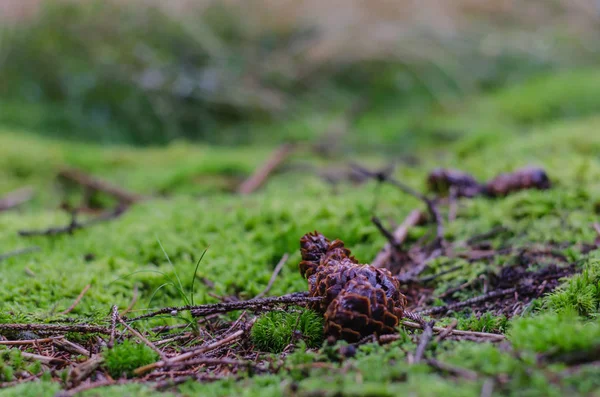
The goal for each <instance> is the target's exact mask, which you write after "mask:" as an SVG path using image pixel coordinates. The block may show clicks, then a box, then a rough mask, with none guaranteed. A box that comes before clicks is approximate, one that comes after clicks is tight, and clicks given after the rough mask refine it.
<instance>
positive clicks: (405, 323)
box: [400, 320, 506, 341]
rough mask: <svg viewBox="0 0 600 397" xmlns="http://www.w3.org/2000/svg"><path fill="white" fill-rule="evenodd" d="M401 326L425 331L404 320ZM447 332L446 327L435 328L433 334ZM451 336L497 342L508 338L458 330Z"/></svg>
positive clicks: (500, 335) (417, 324)
mask: <svg viewBox="0 0 600 397" xmlns="http://www.w3.org/2000/svg"><path fill="white" fill-rule="evenodd" d="M400 324H401V325H403V326H405V327H408V328H415V329H423V328H424V327H423V326H422V325H421V324H419V323H415V322H412V321H406V320H403V321H401V322H400ZM445 330H446V328H444V327H433V332H436V333H440V332H444V331H445ZM450 335H456V336H471V337H474V338H487V339H491V340H497V341H500V340H504V339H506V336H505V335H502V334H491V333H489V332H476V331H462V330H457V329H453V330H452V332H450Z"/></svg>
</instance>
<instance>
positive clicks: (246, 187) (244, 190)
mask: <svg viewBox="0 0 600 397" xmlns="http://www.w3.org/2000/svg"><path fill="white" fill-rule="evenodd" d="M293 150H294V145H291V144H285V145H281V146H280V147H279V148H277V150H275V151H274V152H273V154H272V155H271V156H270V157H269V158H268V159H267V161H266V162H265V163H264V164H262V165H261V166H260V167H259V168H258V169H256V170H255V171H254V173H253V174H252V175H251V176H250V177H249V178H248V179H246V180H245V181H244V182H243V183H242V184H241V185H240V187H239V188H238V193H239V194H250V193H252V192H254V191H256V190H257V189H258V188H259V187H261V186H262V185H263V184H264V183H265V181H266V180H267V178H269V175H271V173H273V171H275V170H276V169H277V167H279V166H280V165H281V163H283V162H284V161H285V160H286V159H287V158H288V157H289V155H290V154H291V153H292V151H293Z"/></svg>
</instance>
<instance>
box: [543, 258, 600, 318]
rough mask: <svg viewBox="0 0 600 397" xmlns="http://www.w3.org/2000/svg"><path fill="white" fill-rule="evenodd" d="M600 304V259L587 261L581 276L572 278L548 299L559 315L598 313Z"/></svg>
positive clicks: (551, 307) (548, 303)
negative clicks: (572, 312) (566, 313)
mask: <svg viewBox="0 0 600 397" xmlns="http://www.w3.org/2000/svg"><path fill="white" fill-rule="evenodd" d="M599 303H600V257H599V256H598V255H597V254H595V255H593V256H592V257H591V258H588V259H587V260H586V264H585V266H584V269H583V271H582V273H581V274H576V275H574V276H573V277H571V278H570V279H569V280H568V281H566V282H565V284H564V285H563V286H562V287H561V288H560V289H559V290H557V291H556V292H554V293H552V294H551V295H549V296H548V297H547V305H548V307H549V308H550V309H552V310H555V311H557V312H559V313H562V312H570V311H575V312H577V313H579V314H580V315H582V316H587V317H589V316H593V315H595V314H597V313H598V305H599Z"/></svg>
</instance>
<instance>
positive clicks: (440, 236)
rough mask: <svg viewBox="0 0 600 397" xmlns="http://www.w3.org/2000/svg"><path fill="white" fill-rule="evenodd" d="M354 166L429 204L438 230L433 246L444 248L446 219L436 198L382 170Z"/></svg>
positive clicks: (428, 208) (429, 209)
mask: <svg viewBox="0 0 600 397" xmlns="http://www.w3.org/2000/svg"><path fill="white" fill-rule="evenodd" d="M352 167H353V168H354V169H356V170H357V171H359V172H361V173H363V174H365V175H367V176H369V177H371V178H373V179H375V180H377V181H379V182H387V183H389V184H391V185H393V186H395V187H397V188H398V189H400V190H402V191H403V192H404V193H406V194H409V195H411V196H413V197H415V198H417V199H419V200H421V201H422V202H424V203H425V205H426V206H427V211H429V214H430V215H431V218H432V219H433V220H434V221H435V223H436V232H435V235H436V237H435V241H434V244H433V246H434V248H442V247H443V242H444V221H443V219H442V216H441V214H440V211H439V209H438V208H437V205H436V203H435V201H434V200H431V199H430V198H428V197H427V196H425V195H424V194H422V193H419V192H418V191H416V190H415V189H413V188H412V187H410V186H408V185H405V184H404V183H402V182H400V181H398V180H397V179H394V178H393V177H392V176H390V175H386V174H383V173H381V172H372V171H369V170H368V169H366V168H364V167H361V166H359V165H356V164H353V165H352Z"/></svg>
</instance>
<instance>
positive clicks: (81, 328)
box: [0, 324, 110, 335]
mask: <svg viewBox="0 0 600 397" xmlns="http://www.w3.org/2000/svg"><path fill="white" fill-rule="evenodd" d="M0 331H44V332H61V333H64V332H77V333H82V334H86V333H97V334H104V335H110V329H108V328H105V327H99V326H95V325H85V324H76V325H53V324H0Z"/></svg>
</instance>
